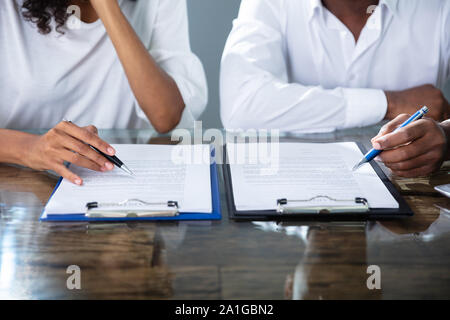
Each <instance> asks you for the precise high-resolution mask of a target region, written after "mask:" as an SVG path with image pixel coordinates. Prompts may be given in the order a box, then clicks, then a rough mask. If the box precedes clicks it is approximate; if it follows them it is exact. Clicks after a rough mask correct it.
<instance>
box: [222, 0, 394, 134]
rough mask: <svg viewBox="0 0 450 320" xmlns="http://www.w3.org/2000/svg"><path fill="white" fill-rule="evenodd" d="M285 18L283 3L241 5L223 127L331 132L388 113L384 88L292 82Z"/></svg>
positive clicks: (246, 0)
mask: <svg viewBox="0 0 450 320" xmlns="http://www.w3.org/2000/svg"><path fill="white" fill-rule="evenodd" d="M285 20H286V12H285V7H284V1H283V0H243V1H242V3H241V9H240V12H239V16H238V18H237V19H236V20H235V21H234V24H233V29H232V31H231V34H230V36H229V38H228V40H227V44H226V46H225V51H224V54H223V57H222V66H221V79H220V88H221V118H222V122H223V124H224V127H225V128H226V129H250V128H255V129H257V128H265V129H280V130H282V131H301V132H326V131H333V130H336V129H343V128H348V127H361V126H366V125H371V124H374V123H377V122H379V121H380V120H382V119H383V118H384V116H385V114H386V110H387V101H386V96H385V94H384V92H383V91H382V90H375V89H358V88H340V87H339V88H334V89H324V88H323V87H321V86H310V85H309V84H307V83H290V82H289V76H288V74H289V73H288V68H287V65H288V61H287V60H288V59H287V53H286V44H285V38H284V34H283V33H284V30H285V27H286V21H285ZM301 32H305V31H302V30H299V36H300V34H301ZM317 50H320V48H317ZM305 72H308V70H306V69H305ZM362 107H363V108H364V112H358V110H361V108H362Z"/></svg>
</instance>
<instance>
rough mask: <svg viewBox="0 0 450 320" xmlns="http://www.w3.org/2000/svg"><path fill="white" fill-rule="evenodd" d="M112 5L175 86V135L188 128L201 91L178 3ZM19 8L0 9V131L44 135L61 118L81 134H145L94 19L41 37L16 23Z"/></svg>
mask: <svg viewBox="0 0 450 320" xmlns="http://www.w3.org/2000/svg"><path fill="white" fill-rule="evenodd" d="M118 1H119V4H120V6H121V8H122V11H123V13H124V14H125V15H126V17H127V18H128V20H129V21H130V23H131V24H132V26H133V27H134V29H135V30H136V32H137V34H138V35H139V37H140V38H141V40H142V42H143V43H144V45H145V46H146V47H147V48H148V50H149V52H150V54H151V55H152V57H153V58H154V59H155V61H156V62H157V63H158V65H159V66H160V67H161V68H162V69H163V70H165V71H166V72H167V73H168V74H169V75H170V76H171V77H172V78H173V79H174V80H175V82H176V83H177V85H178V88H179V90H180V92H181V95H182V96H183V99H184V102H185V104H186V109H185V111H184V114H183V117H182V121H181V122H180V124H179V127H192V124H193V121H194V120H195V119H197V118H198V117H199V116H200V114H201V113H202V112H203V110H204V108H205V106H206V103H207V85H206V78H205V73H204V70H203V66H202V64H201V62H200V61H199V59H198V58H197V57H196V56H195V55H194V54H193V53H192V52H191V49H190V44H189V35H188V20H187V9H186V0H171V1H165V0H138V1H137V2H133V1H130V0H118ZM22 3H23V0H2V1H0V128H10V129H32V128H33V129H34V128H51V127H53V126H55V125H56V124H57V123H58V122H60V121H61V120H62V119H64V118H66V119H70V120H72V121H74V122H75V123H76V124H78V125H81V126H85V125H88V124H93V125H96V126H97V127H99V128H151V124H150V122H149V121H148V119H147V117H146V116H145V114H144V112H143V111H142V110H141V109H140V107H139V106H138V103H137V101H136V99H135V97H134V95H133V92H132V90H131V88H130V86H129V83H128V80H127V77H126V75H125V72H124V70H123V67H122V65H121V63H120V61H119V58H118V56H117V54H116V51H115V49H114V47H113V44H112V42H111V40H110V39H109V37H108V35H107V33H106V30H105V28H104V26H103V23H102V22H101V20H100V19H99V20H98V21H96V22H94V23H90V24H86V23H83V22H81V21H80V20H77V18H72V19H70V20H69V22H68V23H67V27H66V28H64V34H60V33H58V32H56V31H55V30H53V31H52V32H51V33H50V34H48V35H42V34H40V33H39V32H38V29H37V27H36V25H35V24H34V23H31V22H28V21H25V20H24V18H23V16H22V13H21V8H22ZM73 19H75V20H73ZM69 23H71V24H72V25H76V24H77V23H78V26H79V28H69V26H68V24H69ZM54 25H55V23H54V22H53V23H52V27H54Z"/></svg>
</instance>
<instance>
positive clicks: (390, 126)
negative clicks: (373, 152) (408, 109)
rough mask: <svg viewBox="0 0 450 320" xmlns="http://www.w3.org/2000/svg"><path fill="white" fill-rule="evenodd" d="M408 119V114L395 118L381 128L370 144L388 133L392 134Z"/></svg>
mask: <svg viewBox="0 0 450 320" xmlns="http://www.w3.org/2000/svg"><path fill="white" fill-rule="evenodd" d="M409 117H410V115H409V114H401V115H399V116H397V117H396V118H395V119H394V120H392V121H390V122H388V123H386V124H385V125H384V126H382V127H381V129H380V132H378V134H377V135H376V136H375V137H373V138H372V140H371V141H372V143H373V142H374V141H375V140H377V139H378V138H380V137H382V136H385V135H387V134H389V133H392V132H393V131H394V130H395V129H397V128H398V127H400V126H401V125H402V123H404V122H405V121H406V120H408V119H409Z"/></svg>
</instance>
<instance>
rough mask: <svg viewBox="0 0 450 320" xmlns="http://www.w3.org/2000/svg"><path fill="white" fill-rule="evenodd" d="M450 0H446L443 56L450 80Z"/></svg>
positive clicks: (446, 77)
mask: <svg viewBox="0 0 450 320" xmlns="http://www.w3.org/2000/svg"><path fill="white" fill-rule="evenodd" d="M449 30H450V1H445V3H444V10H443V24H442V57H443V58H444V66H445V68H446V69H445V79H446V80H447V81H449V80H450V32H449Z"/></svg>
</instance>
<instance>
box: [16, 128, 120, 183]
mask: <svg viewBox="0 0 450 320" xmlns="http://www.w3.org/2000/svg"><path fill="white" fill-rule="evenodd" d="M88 144H89V145H92V146H94V147H96V148H98V149H99V150H101V151H102V152H104V153H105V154H108V155H111V156H113V155H114V154H115V150H114V149H113V148H112V147H111V146H110V145H109V144H108V143H106V142H104V141H103V140H101V139H100V138H99V137H98V135H97V129H96V128H95V127H94V126H89V127H85V128H80V127H78V126H76V125H75V124H73V123H70V122H66V121H64V122H61V123H59V124H58V125H57V126H56V127H54V128H53V129H51V130H50V131H49V132H48V133H46V134H45V135H43V136H30V138H29V139H28V141H27V145H26V146H24V148H26V150H27V151H26V155H25V159H23V162H24V164H25V165H26V166H27V167H30V168H32V169H35V170H53V171H55V172H56V173H58V174H60V175H61V176H63V177H64V178H65V179H68V180H70V181H71V182H72V183H75V184H78V185H82V184H83V181H82V179H81V178H80V177H79V176H77V175H76V174H74V173H73V172H71V171H70V170H69V169H67V168H66V166H64V161H67V162H70V163H73V164H75V165H77V166H80V167H85V168H88V169H91V170H95V171H102V172H103V171H109V170H112V169H114V166H113V164H112V163H111V162H109V161H108V160H107V159H106V158H104V157H103V156H101V155H100V154H99V153H97V152H95V151H94V150H92V148H91V147H89V146H88Z"/></svg>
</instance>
